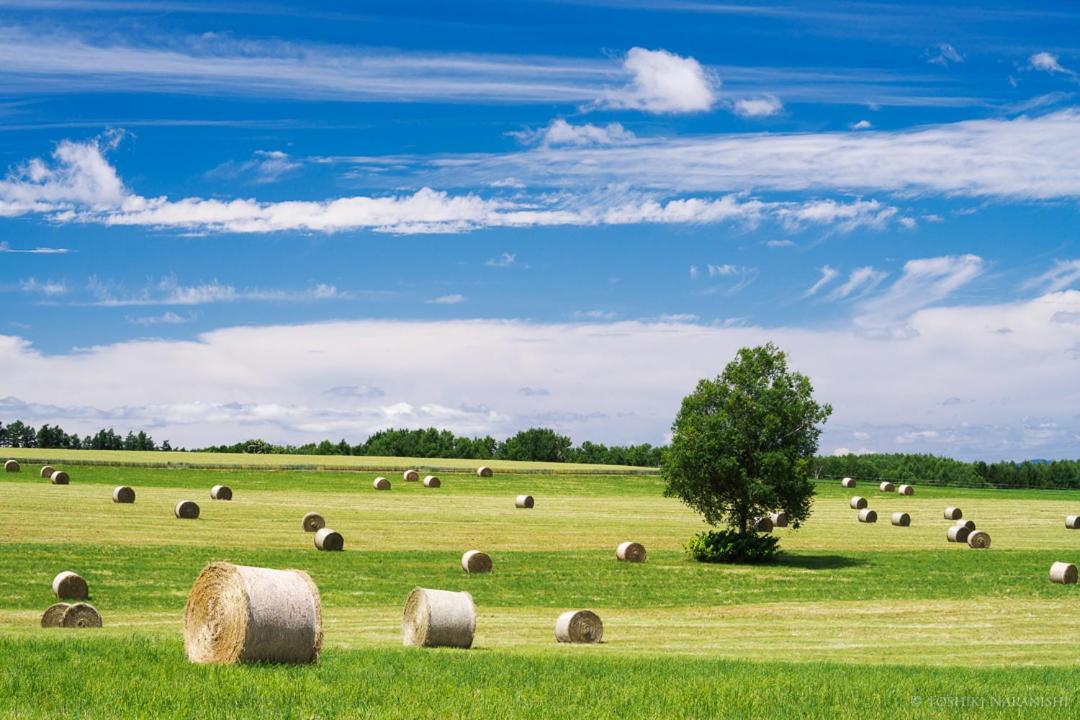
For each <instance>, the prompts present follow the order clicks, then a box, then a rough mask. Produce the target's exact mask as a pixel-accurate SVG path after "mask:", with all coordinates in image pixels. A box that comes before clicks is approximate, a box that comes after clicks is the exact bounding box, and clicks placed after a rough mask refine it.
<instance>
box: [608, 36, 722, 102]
mask: <svg viewBox="0 0 1080 720" xmlns="http://www.w3.org/2000/svg"><path fill="white" fill-rule="evenodd" d="M623 69H624V70H625V71H626V72H627V73H628V74H629V75H630V76H631V83H630V85H629V86H627V87H624V88H620V89H618V90H612V91H609V92H608V93H607V94H606V95H605V96H604V98H603V101H602V103H603V104H605V105H607V106H609V107H616V108H630V109H635V110H644V111H646V112H651V113H667V114H674V113H695V112H704V111H706V110H710V109H711V108H712V107H713V105H714V104H715V103H716V90H715V88H716V86H717V85H718V84H719V83H718V81H717V80H716V79H715V78H713V77H711V76H710V74H709V73H708V72H707V71H706V70H705V68H703V67H702V66H701V63H699V62H698V61H697V60H695V59H694V58H691V57H681V56H679V55H676V54H674V53H671V52H668V51H667V50H646V49H645V48H640V47H635V48H631V49H630V51H629V52H627V53H626V57H625V58H624V59H623Z"/></svg>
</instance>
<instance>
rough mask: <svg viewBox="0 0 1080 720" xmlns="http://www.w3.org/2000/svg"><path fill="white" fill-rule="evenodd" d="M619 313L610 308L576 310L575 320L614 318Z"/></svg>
mask: <svg viewBox="0 0 1080 720" xmlns="http://www.w3.org/2000/svg"><path fill="white" fill-rule="evenodd" d="M617 317H619V314H618V313H616V312H612V311H610V310H575V311H574V314H573V318H574V319H575V320H614V319H615V318H617Z"/></svg>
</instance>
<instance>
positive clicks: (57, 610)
mask: <svg viewBox="0 0 1080 720" xmlns="http://www.w3.org/2000/svg"><path fill="white" fill-rule="evenodd" d="M69 607H71V604H70V603H66V602H59V603H56V604H54V605H50V606H49V607H48V608H46V610H45V612H43V613H41V627H43V628H54V627H60V622H61V621H62V620H63V619H64V613H65V612H67V609H68V608H69Z"/></svg>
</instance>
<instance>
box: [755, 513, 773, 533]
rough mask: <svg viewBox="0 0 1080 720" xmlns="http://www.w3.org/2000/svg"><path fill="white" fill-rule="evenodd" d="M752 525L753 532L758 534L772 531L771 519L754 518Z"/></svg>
mask: <svg viewBox="0 0 1080 720" xmlns="http://www.w3.org/2000/svg"><path fill="white" fill-rule="evenodd" d="M753 525H754V530H756V531H758V532H763V533H768V532H772V529H773V521H772V518H767V517H759V518H754V523H753Z"/></svg>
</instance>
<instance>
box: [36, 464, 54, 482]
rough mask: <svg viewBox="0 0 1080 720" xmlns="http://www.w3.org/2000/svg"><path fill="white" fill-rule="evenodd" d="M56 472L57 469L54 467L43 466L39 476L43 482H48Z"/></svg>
mask: <svg viewBox="0 0 1080 720" xmlns="http://www.w3.org/2000/svg"><path fill="white" fill-rule="evenodd" d="M54 472H56V468H54V467H53V466H52V465H42V466H41V472H40V473H39V475H40V477H41V479H42V480H48V479H49V478H51V477H52V474H53V473H54Z"/></svg>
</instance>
